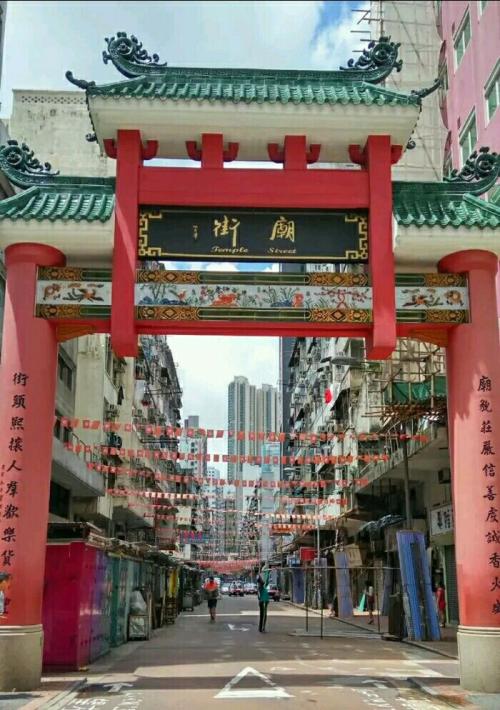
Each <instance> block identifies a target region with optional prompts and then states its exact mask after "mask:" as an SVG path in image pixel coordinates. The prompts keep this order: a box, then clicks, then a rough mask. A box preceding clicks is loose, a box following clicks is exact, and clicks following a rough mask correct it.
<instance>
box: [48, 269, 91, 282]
mask: <svg viewBox="0 0 500 710" xmlns="http://www.w3.org/2000/svg"><path fill="white" fill-rule="evenodd" d="M87 270H88V269H87ZM38 280H39V281H85V277H84V269H73V268H71V267H69V266H39V267H38Z"/></svg>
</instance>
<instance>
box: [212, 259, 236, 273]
mask: <svg viewBox="0 0 500 710" xmlns="http://www.w3.org/2000/svg"><path fill="white" fill-rule="evenodd" d="M204 270H205V271H238V267H237V266H236V264H235V263H234V262H232V261H221V262H220V263H219V262H212V263H211V264H208V265H207V267H206V269H204Z"/></svg>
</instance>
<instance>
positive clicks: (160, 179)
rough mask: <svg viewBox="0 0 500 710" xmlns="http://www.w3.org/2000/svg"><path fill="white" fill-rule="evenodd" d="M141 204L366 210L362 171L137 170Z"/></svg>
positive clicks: (364, 175)
mask: <svg viewBox="0 0 500 710" xmlns="http://www.w3.org/2000/svg"><path fill="white" fill-rule="evenodd" d="M139 174H140V180H139V202H140V204H141V205H171V206H175V205H179V206H185V205H190V206H192V207H195V206H198V207H210V206H224V207H270V208H271V207H277V208H293V207H295V208H297V209H300V208H310V209H314V208H315V209H346V210H349V209H361V208H368V206H369V189H368V172H367V171H366V170H258V169H253V168H244V169H241V170H240V169H236V170H225V169H220V170H209V171H205V170H199V169H198V168H159V167H153V166H143V167H142V168H140V170H139Z"/></svg>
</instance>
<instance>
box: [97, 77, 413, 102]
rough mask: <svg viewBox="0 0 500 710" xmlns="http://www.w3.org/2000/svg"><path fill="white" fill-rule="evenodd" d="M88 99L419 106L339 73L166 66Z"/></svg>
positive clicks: (99, 90)
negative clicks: (159, 70) (154, 72)
mask: <svg viewBox="0 0 500 710" xmlns="http://www.w3.org/2000/svg"><path fill="white" fill-rule="evenodd" d="M87 95H88V97H89V98H90V97H96V96H99V97H103V98H113V99H122V98H124V99H162V100H172V101H222V102H225V103H245V104H252V103H271V104H288V103H294V104H317V105H323V104H330V105H334V104H363V105H365V106H398V105H402V106H409V105H417V106H418V105H419V104H420V101H421V99H420V97H419V96H417V95H416V94H410V95H405V94H399V93H397V92H395V91H390V90H388V89H385V88H383V87H380V86H375V85H374V84H370V83H366V82H364V81H356V82H353V81H349V80H348V79H347V78H346V77H345V75H344V74H342V73H341V72H326V71H325V72H306V71H296V72H291V71H275V72H264V71H262V72H258V71H256V70H253V69H249V70H242V69H240V70H233V71H231V70H228V69H210V71H208V72H207V70H201V69H199V70H197V69H185V68H177V67H167V68H166V69H164V70H163V72H162V73H161V74H159V75H150V76H140V77H137V78H135V79H129V80H128V81H119V82H116V83H113V84H105V85H103V86H95V85H89V86H88V88H87Z"/></svg>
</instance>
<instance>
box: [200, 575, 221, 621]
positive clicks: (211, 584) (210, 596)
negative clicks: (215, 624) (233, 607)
mask: <svg viewBox="0 0 500 710" xmlns="http://www.w3.org/2000/svg"><path fill="white" fill-rule="evenodd" d="M203 591H204V592H205V596H206V598H207V602H208V611H209V614H210V621H215V613H216V609H217V599H218V598H219V585H218V584H217V582H216V581H215V579H214V578H213V576H212V575H211V576H210V577H209V578H208V580H207V581H206V582H205V584H204V585H203Z"/></svg>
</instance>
